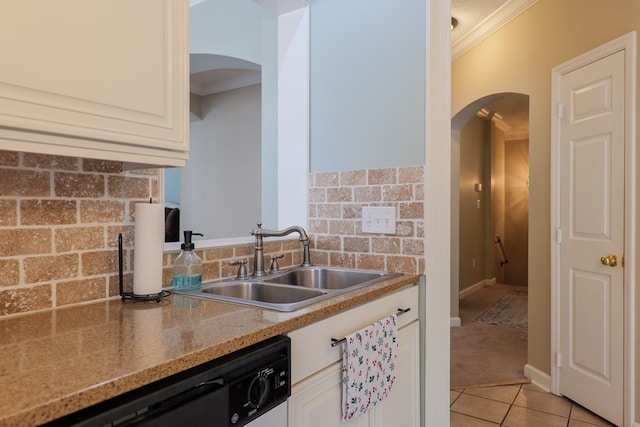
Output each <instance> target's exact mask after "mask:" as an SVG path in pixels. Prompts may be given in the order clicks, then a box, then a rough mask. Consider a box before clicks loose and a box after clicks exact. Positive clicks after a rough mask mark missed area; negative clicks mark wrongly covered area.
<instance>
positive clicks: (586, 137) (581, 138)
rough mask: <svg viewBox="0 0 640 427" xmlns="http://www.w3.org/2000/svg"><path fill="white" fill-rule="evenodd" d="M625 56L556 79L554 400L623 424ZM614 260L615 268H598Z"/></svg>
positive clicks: (609, 57) (584, 67) (622, 52)
mask: <svg viewBox="0 0 640 427" xmlns="http://www.w3.org/2000/svg"><path fill="white" fill-rule="evenodd" d="M624 81H625V80H624V51H619V52H617V53H614V54H612V55H610V56H608V57H605V58H603V59H600V60H598V61H596V62H593V63H590V64H588V65H585V66H583V67H582V68H579V69H577V70H574V71H571V72H568V73H567V74H565V75H563V76H562V80H561V96H562V105H563V107H564V109H565V114H564V118H563V119H562V123H561V125H560V126H561V127H560V129H561V131H560V133H561V135H560V144H561V148H560V156H561V161H560V179H561V183H560V227H561V229H562V230H563V239H562V244H561V246H560V285H559V286H560V302H559V304H560V305H559V308H560V318H559V320H560V353H561V359H562V363H561V367H560V369H559V378H560V393H561V394H563V395H565V396H567V397H569V398H570V399H572V400H574V401H576V402H578V403H580V404H581V405H583V406H585V407H587V408H589V409H590V410H592V411H593V412H596V413H598V414H599V415H601V416H603V417H604V418H607V419H608V420H610V421H612V422H613V423H615V424H618V425H621V424H622V419H623V390H624V388H623V387H624V380H623V366H624V364H623V362H624V358H623V354H624V353H623V350H624V349H623V343H624V341H623V326H624V310H623V293H624V287H623V283H624V282H623V279H624V277H623V271H624V270H623V268H622V265H621V264H622V262H621V260H622V256H623V255H624V254H623V249H624V147H625V135H624V117H625V113H624V105H625V92H624ZM610 254H615V255H617V257H618V263H617V264H616V265H613V263H611V262H610V263H609V264H608V265H605V264H603V262H602V261H601V258H602V257H606V256H608V255H610Z"/></svg>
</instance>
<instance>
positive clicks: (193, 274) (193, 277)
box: [173, 230, 202, 291]
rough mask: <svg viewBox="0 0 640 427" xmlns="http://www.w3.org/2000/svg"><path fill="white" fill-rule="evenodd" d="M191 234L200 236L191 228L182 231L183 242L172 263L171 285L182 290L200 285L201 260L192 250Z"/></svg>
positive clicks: (190, 289)
mask: <svg viewBox="0 0 640 427" xmlns="http://www.w3.org/2000/svg"><path fill="white" fill-rule="evenodd" d="M192 236H202V234H200V233H194V232H193V231H191V230H185V231H184V243H183V244H182V245H180V248H181V249H182V250H181V251H180V255H178V258H176V261H175V262H174V263H173V287H174V288H175V289H179V290H182V291H194V290H198V289H200V286H201V285H202V260H201V259H200V257H198V255H196V253H195V252H194V248H195V245H194V244H193V243H192V242H191V237H192Z"/></svg>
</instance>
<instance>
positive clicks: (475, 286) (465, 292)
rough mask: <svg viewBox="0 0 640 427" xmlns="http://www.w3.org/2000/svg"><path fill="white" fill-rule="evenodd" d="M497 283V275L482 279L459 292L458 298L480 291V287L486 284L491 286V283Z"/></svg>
mask: <svg viewBox="0 0 640 427" xmlns="http://www.w3.org/2000/svg"><path fill="white" fill-rule="evenodd" d="M495 284H496V279H495V277H494V278H493V279H484V280H481V281H479V282H478V283H474V284H473V285H471V286H469V287H468V288H464V289H463V290H461V291H460V293H459V294H458V298H464V297H467V296H469V295H471V294H473V293H474V292H478V291H479V290H480V289H482V288H484V287H485V286H491V285H495Z"/></svg>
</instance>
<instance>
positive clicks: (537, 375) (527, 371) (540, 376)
mask: <svg viewBox="0 0 640 427" xmlns="http://www.w3.org/2000/svg"><path fill="white" fill-rule="evenodd" d="M524 376H525V377H527V378H529V379H530V380H531V383H533V384H534V385H536V386H538V387H540V388H541V389H543V390H544V391H546V392H551V376H550V375H549V374H546V373H544V372H542V371H541V370H539V369H537V368H534V367H533V366H531V365H529V364H528V363H527V364H526V365H524Z"/></svg>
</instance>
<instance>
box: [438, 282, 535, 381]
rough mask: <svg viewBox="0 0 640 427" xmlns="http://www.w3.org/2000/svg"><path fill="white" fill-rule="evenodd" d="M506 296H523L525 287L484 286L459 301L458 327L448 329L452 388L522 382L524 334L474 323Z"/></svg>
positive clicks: (525, 340)
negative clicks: (449, 330) (514, 294)
mask: <svg viewBox="0 0 640 427" xmlns="http://www.w3.org/2000/svg"><path fill="white" fill-rule="evenodd" d="M508 292H527V287H526V286H513V285H500V284H497V285H492V286H485V287H484V288H482V289H480V290H478V291H476V292H474V293H473V294H471V295H468V296H467V297H465V298H462V299H461V300H460V319H461V321H462V326H460V327H458V328H451V372H450V374H451V376H450V378H451V387H452V388H454V387H464V386H468V385H473V386H477V385H488V384H492V385H493V384H505V383H514V382H517V381H519V380H523V379H524V365H525V364H526V363H527V330H526V329H523V328H515V327H505V326H496V325H491V324H488V323H483V322H477V321H474V319H476V318H477V317H478V316H479V315H480V314H482V313H483V312H484V311H485V310H486V309H487V308H488V307H490V306H491V305H492V304H494V303H495V302H496V301H498V300H499V299H500V297H502V296H504V295H505V294H507V293H508Z"/></svg>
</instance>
